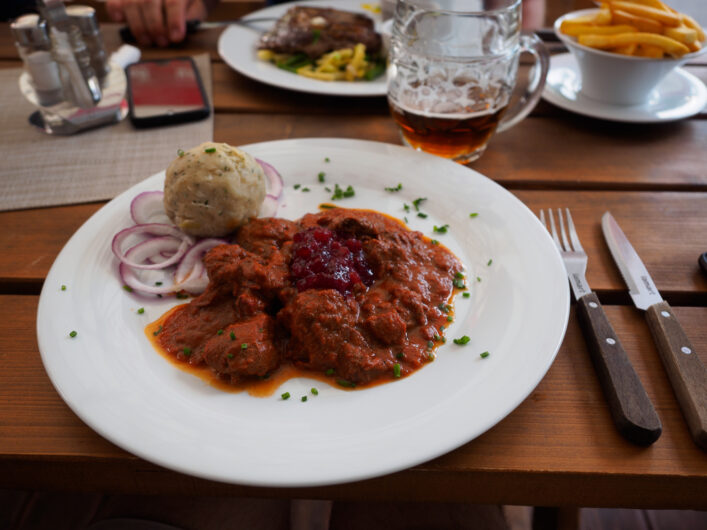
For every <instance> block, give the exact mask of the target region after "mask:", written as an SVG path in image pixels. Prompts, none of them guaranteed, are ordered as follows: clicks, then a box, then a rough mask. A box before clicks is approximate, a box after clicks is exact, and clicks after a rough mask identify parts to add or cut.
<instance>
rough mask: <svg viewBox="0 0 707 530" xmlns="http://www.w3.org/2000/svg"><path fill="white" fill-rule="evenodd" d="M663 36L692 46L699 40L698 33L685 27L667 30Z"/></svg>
mask: <svg viewBox="0 0 707 530" xmlns="http://www.w3.org/2000/svg"><path fill="white" fill-rule="evenodd" d="M663 34H664V35H665V36H666V37H670V38H671V39H675V40H676V41H678V42H682V43H683V44H690V43H693V42H695V41H696V40H697V31H695V30H694V29H692V28H687V27H685V26H681V27H679V28H665V31H664V32H663Z"/></svg>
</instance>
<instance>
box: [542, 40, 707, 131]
mask: <svg viewBox="0 0 707 530" xmlns="http://www.w3.org/2000/svg"><path fill="white" fill-rule="evenodd" d="M553 69H554V71H555V72H557V70H558V69H564V70H569V71H570V72H572V73H573V74H574V75H575V76H577V78H579V76H580V73H579V67H578V66H577V62H576V59H575V58H574V56H573V55H572V53H571V52H568V53H561V54H558V55H554V56H552V57H551V58H550V70H549V71H548V74H547V78H546V81H545V87H544V89H543V92H542V97H543V99H545V100H546V101H548V102H549V103H552V104H553V105H556V106H558V107H560V108H562V109H564V110H568V111H570V112H574V113H577V114H582V115H584V116H589V117H590V118H599V119H604V120H609V121H616V122H623V123H665V122H671V121H677V120H682V119H685V118H689V117H690V116H694V115H695V114H698V113H699V112H701V111H702V109H703V108H704V107H705V104H707V88H706V87H705V85H704V83H702V81H700V80H699V79H698V78H697V77H695V76H694V75H693V74H691V73H690V72H687V71H685V70H684V69H683V68H680V67H677V68H675V69H674V70H673V71H671V72H670V73H669V74H668V75H667V76H666V77H665V79H663V81H661V83H660V84H659V85H658V86H657V87H656V88H655V89H654V93H655V92H656V91H660V90H661V87H664V86H665V84H667V83H671V82H675V81H676V80H678V79H679V80H682V81H683V82H684V83H686V84H687V85H688V86H689V89H691V90H693V91H694V96H693V97H691V98H690V99H689V100H688V101H687V102H677V103H676V105H674V106H673V107H668V108H662V109H660V110H661V111H662V112H663V113H665V112H666V111H670V112H669V113H668V114H661V113H660V112H657V111H656V110H655V109H651V103H647V104H643V105H633V106H623V105H611V104H609V103H603V102H601V101H596V100H593V99H590V98H587V97H586V96H583V95H582V94H581V93H580V92H577V98H578V99H577V100H575V101H573V100H571V99H569V98H567V97H565V96H564V95H563V94H562V92H561V91H560V90H559V89H558V86H556V85H555V84H554V83H553ZM654 106H655V105H654Z"/></svg>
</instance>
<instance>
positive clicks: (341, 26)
mask: <svg viewBox="0 0 707 530" xmlns="http://www.w3.org/2000/svg"><path fill="white" fill-rule="evenodd" d="M358 43H362V44H364V45H365V46H366V51H367V52H368V53H377V52H378V51H380V49H381V37H380V35H379V34H378V33H376V31H375V29H374V25H373V20H371V19H370V18H368V17H367V16H365V15H362V14H358V13H350V12H347V11H340V10H337V9H329V8H322V7H307V6H296V7H292V8H290V9H289V10H288V11H287V13H285V15H284V16H283V17H282V18H280V19H279V20H278V21H277V22H276V23H275V25H274V26H273V28H272V29H271V30H270V31H268V32H267V33H265V34H264V35H263V36H262V37H261V38H260V43H259V45H258V47H259V48H260V49H265V50H272V51H274V52H276V53H292V54H294V53H305V54H307V55H308V56H309V57H311V58H312V59H316V58H317V57H321V56H322V55H324V54H325V53H326V52H329V51H332V50H340V49H343V48H353V47H354V46H355V45H356V44H358Z"/></svg>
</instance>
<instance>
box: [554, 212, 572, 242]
mask: <svg viewBox="0 0 707 530" xmlns="http://www.w3.org/2000/svg"><path fill="white" fill-rule="evenodd" d="M557 219H558V221H557V222H558V224H559V225H560V234H562V244H563V245H564V247H565V250H567V251H571V250H572V247H571V246H570V242H569V241H568V239H567V232H566V231H565V220H564V219H563V218H562V209H561V208H558V209H557Z"/></svg>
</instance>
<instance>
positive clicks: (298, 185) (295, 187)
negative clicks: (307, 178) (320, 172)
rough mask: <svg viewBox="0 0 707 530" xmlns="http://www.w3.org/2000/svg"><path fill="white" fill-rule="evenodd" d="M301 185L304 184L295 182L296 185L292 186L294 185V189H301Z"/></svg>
mask: <svg viewBox="0 0 707 530" xmlns="http://www.w3.org/2000/svg"><path fill="white" fill-rule="evenodd" d="M301 186H302V184H295V185H294V186H292V187H293V188H294V189H296V190H298V189H300V187H301Z"/></svg>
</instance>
